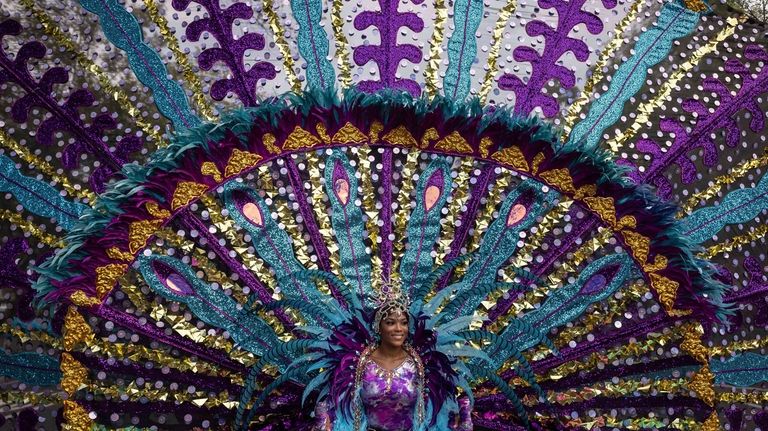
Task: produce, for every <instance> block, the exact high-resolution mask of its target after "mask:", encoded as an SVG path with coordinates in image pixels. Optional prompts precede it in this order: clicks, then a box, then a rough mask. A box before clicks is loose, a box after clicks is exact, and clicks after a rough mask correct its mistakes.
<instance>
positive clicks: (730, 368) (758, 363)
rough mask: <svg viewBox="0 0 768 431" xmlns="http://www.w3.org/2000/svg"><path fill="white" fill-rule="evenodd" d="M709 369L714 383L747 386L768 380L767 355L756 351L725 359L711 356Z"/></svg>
mask: <svg viewBox="0 0 768 431" xmlns="http://www.w3.org/2000/svg"><path fill="white" fill-rule="evenodd" d="M709 369H710V370H712V372H713V373H714V374H715V383H719V384H723V383H727V384H731V385H734V386H739V387H748V386H754V385H756V384H758V383H760V382H768V356H764V355H759V354H757V353H752V352H748V353H744V354H742V355H736V356H734V357H731V358H728V359H727V360H725V361H721V360H719V359H715V358H713V359H712V360H711V361H710V362H709Z"/></svg>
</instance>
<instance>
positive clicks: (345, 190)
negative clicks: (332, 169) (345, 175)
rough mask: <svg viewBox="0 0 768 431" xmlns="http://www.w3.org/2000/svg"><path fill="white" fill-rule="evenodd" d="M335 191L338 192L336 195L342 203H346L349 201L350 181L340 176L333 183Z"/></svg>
mask: <svg viewBox="0 0 768 431" xmlns="http://www.w3.org/2000/svg"><path fill="white" fill-rule="evenodd" d="M333 192H334V193H336V197H337V198H338V199H339V201H340V202H341V204H342V205H346V204H347V202H348V201H349V181H347V180H345V179H342V178H339V179H338V180H336V182H335V183H333Z"/></svg>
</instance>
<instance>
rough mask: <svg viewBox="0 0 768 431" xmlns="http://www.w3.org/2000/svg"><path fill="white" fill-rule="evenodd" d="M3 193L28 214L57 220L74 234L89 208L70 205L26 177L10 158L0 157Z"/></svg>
mask: <svg viewBox="0 0 768 431" xmlns="http://www.w3.org/2000/svg"><path fill="white" fill-rule="evenodd" d="M0 192H9V193H11V194H12V195H13V196H14V197H15V198H16V200H17V201H19V203H20V204H21V206H23V207H24V209H26V210H27V211H30V212H32V213H33V214H37V215H39V216H42V217H50V218H53V219H56V221H58V222H59V225H60V226H61V227H62V228H64V229H66V230H71V229H72V228H73V227H74V226H75V223H77V221H78V219H79V218H80V216H81V215H82V214H83V212H84V211H85V209H86V208H88V206H86V205H83V204H79V203H74V202H70V201H68V200H66V199H64V197H62V196H61V195H60V194H59V191H58V190H56V189H55V188H53V187H51V186H50V185H48V184H47V183H44V182H42V181H38V180H36V179H34V178H30V177H26V176H24V175H22V174H21V172H19V170H18V169H16V164H15V163H13V160H11V159H9V158H8V157H5V156H2V155H0Z"/></svg>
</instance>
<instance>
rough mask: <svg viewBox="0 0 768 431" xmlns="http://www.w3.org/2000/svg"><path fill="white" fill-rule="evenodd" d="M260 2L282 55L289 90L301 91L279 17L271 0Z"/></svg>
mask: <svg viewBox="0 0 768 431" xmlns="http://www.w3.org/2000/svg"><path fill="white" fill-rule="evenodd" d="M261 4H262V10H263V11H264V14H266V15H267V20H268V22H269V28H270V29H271V30H272V35H273V36H274V38H275V45H277V48H278V49H279V50H280V54H282V56H283V69H285V75H286V76H287V78H288V83H289V84H290V86H291V91H294V92H297V93H298V92H300V91H301V82H299V78H298V77H297V76H296V72H295V71H294V70H293V54H291V48H290V46H288V42H286V40H285V32H284V31H283V27H282V26H281V24H280V17H279V16H278V15H277V12H275V9H274V7H273V6H272V0H263V1H262V2H261Z"/></svg>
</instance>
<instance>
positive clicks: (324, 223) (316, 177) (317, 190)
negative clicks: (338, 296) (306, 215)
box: [306, 153, 341, 275]
mask: <svg viewBox="0 0 768 431" xmlns="http://www.w3.org/2000/svg"><path fill="white" fill-rule="evenodd" d="M306 163H307V170H308V171H309V184H310V186H311V193H312V211H313V212H314V213H315V222H316V223H317V228H318V230H319V231H320V235H322V236H323V240H324V241H325V246H326V247H327V248H328V253H329V259H328V260H330V262H331V269H332V270H333V273H334V274H338V275H340V274H341V261H340V257H339V246H338V245H337V244H336V238H335V237H334V235H333V228H332V227H331V218H330V217H329V216H328V210H327V209H326V207H325V205H323V202H324V201H325V199H326V196H325V190H324V189H323V183H322V178H323V173H322V171H321V170H320V158H319V157H318V156H317V154H316V153H309V154H307V159H306Z"/></svg>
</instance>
